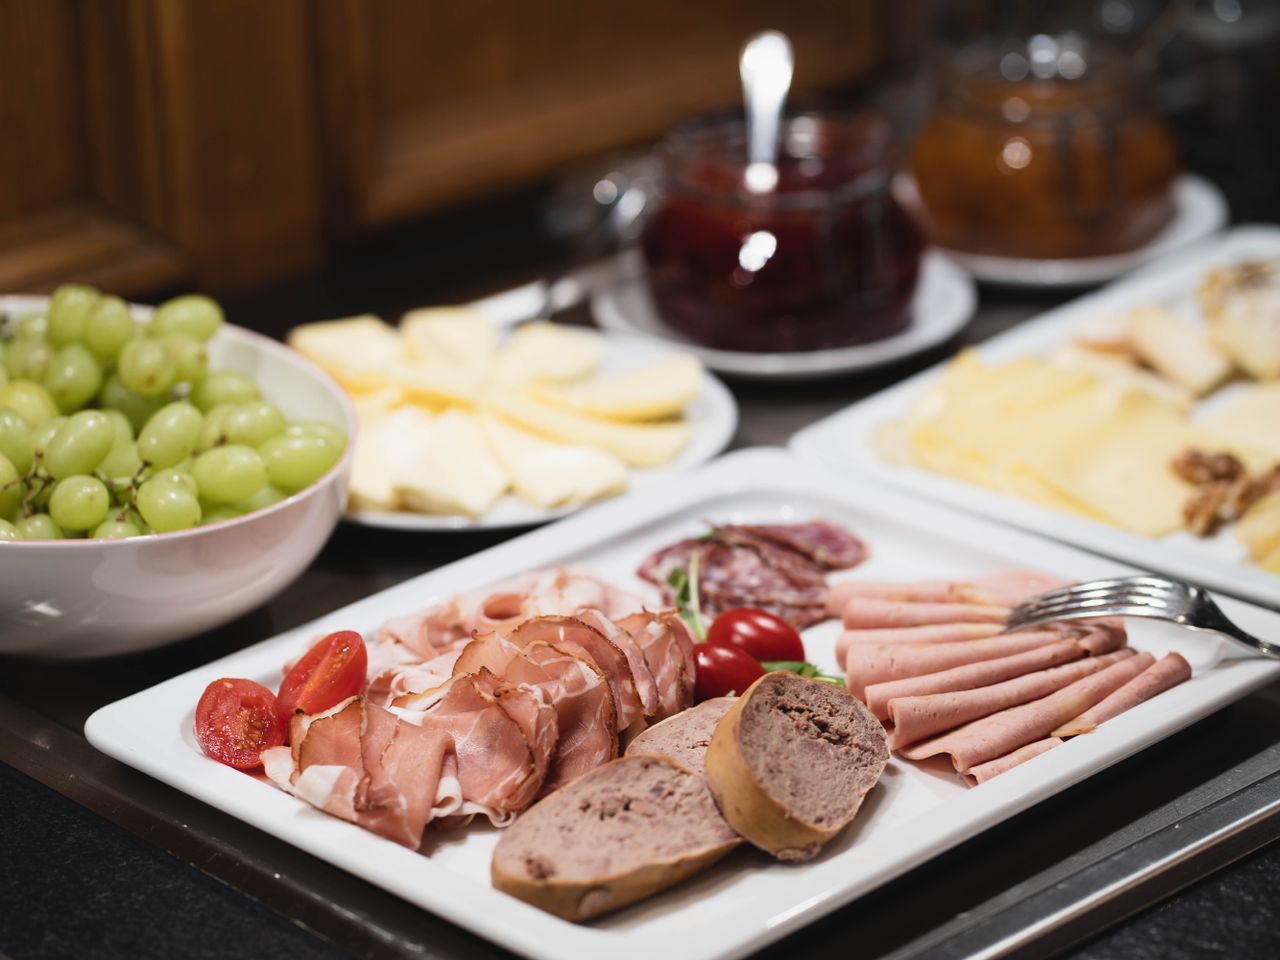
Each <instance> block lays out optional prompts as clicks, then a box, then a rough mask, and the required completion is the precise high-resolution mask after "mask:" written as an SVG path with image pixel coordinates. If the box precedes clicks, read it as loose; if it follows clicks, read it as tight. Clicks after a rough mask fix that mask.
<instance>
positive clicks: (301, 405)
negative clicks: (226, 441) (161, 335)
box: [0, 296, 356, 660]
mask: <svg viewBox="0 0 1280 960" xmlns="http://www.w3.org/2000/svg"><path fill="white" fill-rule="evenodd" d="M45 303H46V301H45V299H44V298H43V297H17V296H11V297H0V310H3V311H18V312H27V311H33V310H40V309H42V308H43V307H44V305H45ZM136 309H137V312H138V315H140V316H145V308H136ZM209 366H210V369H214V370H237V371H239V372H241V373H245V374H248V375H249V376H251V377H253V379H254V381H255V382H256V383H257V384H258V386H259V387H260V388H261V390H262V394H263V397H264V398H265V399H267V400H270V401H271V402H272V403H274V404H276V405H277V406H278V407H279V408H280V409H281V410H282V411H283V412H284V414H285V416H286V417H288V418H289V419H290V420H294V419H299V420H322V421H324V422H326V423H331V424H333V425H335V426H340V427H342V428H343V429H345V430H346V432H347V436H348V437H349V438H350V441H349V442H348V444H347V450H346V453H344V454H343V456H342V459H341V460H339V461H338V463H337V464H336V465H335V466H334V467H333V469H332V470H330V471H329V472H328V473H327V474H325V475H324V476H323V477H321V478H320V479H319V480H318V481H316V482H315V483H313V484H311V486H309V487H307V488H306V489H305V490H302V491H300V492H299V493H296V494H294V495H293V496H291V497H288V498H286V499H284V500H281V501H280V502H279V503H275V504H272V505H271V506H270V507H267V508H265V509H263V510H258V511H256V512H254V513H251V514H247V515H245V516H243V517H237V518H235V519H233V520H225V521H222V522H220V523H214V524H210V525H209V526H207V527H196V528H194V529H192V530H181V531H177V532H174V533H164V534H152V535H150V536H143V537H131V538H128V539H124V540H0V654H18V655H21V656H28V657H38V658H42V659H51V660H53V659H57V660H67V659H80V658H85V657H101V656H110V655H113V654H121V653H130V652H133V651H136V650H145V649H147V648H150V647H156V646H160V645H162V644H165V643H171V642H173V641H175V640H181V639H184V638H186V637H190V636H193V635H195V634H197V633H200V632H202V631H204V630H209V629H212V628H213V627H216V626H219V625H220V624H223V623H226V622H227V621H229V620H233V619H235V618H236V617H238V616H240V615H241V614H243V613H246V612H247V611H249V610H252V609H253V608H254V607H256V606H258V605H259V604H261V603H264V602H265V601H266V600H268V599H269V598H270V597H272V596H274V595H275V594H276V593H278V592H279V591H280V590H282V589H284V587H285V586H287V585H288V584H289V583H290V582H291V581H293V579H294V578H295V577H297V576H298V575H299V574H300V573H301V572H302V571H303V570H304V569H306V567H307V565H308V564H309V563H311V561H312V560H313V559H314V558H315V556H316V554H317V553H319V552H320V548H321V547H322V546H324V543H325V541H326V540H327V539H328V538H329V534H330V533H331V532H332V531H333V528H334V526H335V525H336V524H337V522H338V519H339V517H340V516H341V514H342V510H343V508H344V506H345V505H346V497H347V476H348V474H349V472H350V469H351V451H352V450H353V449H354V440H355V431H356V422H355V412H354V411H353V410H352V408H351V404H350V403H349V402H348V400H347V398H346V395H345V394H344V393H343V392H342V389H341V388H340V387H339V386H338V385H337V383H335V382H334V381H333V380H332V379H330V378H329V376H328V375H327V374H325V373H324V372H323V371H321V370H320V369H319V368H318V367H316V366H314V365H313V364H312V363H310V362H309V361H307V360H305V359H303V358H302V357H301V356H299V355H298V354H296V353H294V352H293V351H292V350H290V349H289V348H288V347H286V346H284V345H283V344H280V343H277V342H276V341H274V340H271V339H269V338H268V337H264V336H261V335H260V334H256V333H253V332H251V331H249V330H245V329H242V328H240V327H233V326H230V325H228V324H224V325H223V327H222V329H221V330H220V331H219V333H218V334H217V336H215V337H214V338H213V340H211V341H210V342H209Z"/></svg>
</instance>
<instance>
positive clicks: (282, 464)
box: [258, 434, 342, 491]
mask: <svg viewBox="0 0 1280 960" xmlns="http://www.w3.org/2000/svg"><path fill="white" fill-rule="evenodd" d="M258 452H259V453H260V454H262V459H263V460H264V461H266V464H267V470H268V472H269V473H270V476H271V482H272V483H273V484H274V485H275V486H277V487H279V488H280V489H282V490H289V491H293V490H301V489H302V488H303V487H305V486H307V485H308V484H310V483H314V482H315V481H316V480H319V479H320V478H321V477H322V476H324V475H325V473H326V472H328V470H329V468H330V467H332V466H333V465H334V464H335V463H337V462H338V459H339V458H340V457H341V456H342V448H341V447H336V446H334V445H333V444H332V443H330V442H329V441H328V440H326V439H324V438H323V437H305V436H304V437H297V436H294V437H291V436H289V435H288V434H284V435H283V436H279V437H272V438H271V439H270V440H268V441H267V442H266V443H264V444H263V445H262V446H261V447H260V448H259V450H258Z"/></svg>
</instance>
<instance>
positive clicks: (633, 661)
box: [578, 610, 659, 717]
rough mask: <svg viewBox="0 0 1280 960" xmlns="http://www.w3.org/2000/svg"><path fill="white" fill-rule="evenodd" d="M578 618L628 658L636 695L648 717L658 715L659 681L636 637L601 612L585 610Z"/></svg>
mask: <svg viewBox="0 0 1280 960" xmlns="http://www.w3.org/2000/svg"><path fill="white" fill-rule="evenodd" d="M578 616H579V617H580V618H581V619H582V620H584V621H585V622H586V623H588V624H590V625H591V626H593V627H595V628H596V629H597V630H599V631H600V632H601V633H603V634H604V635H605V636H606V637H607V638H608V639H609V641H610V642H611V643H612V644H613V645H614V646H616V647H617V648H618V649H619V650H621V651H622V653H623V655H624V656H625V657H626V658H627V666H628V667H629V668H630V669H631V679H632V681H633V682H634V683H635V687H636V694H637V695H638V696H639V697H640V706H641V709H642V710H643V711H644V715H645V716H646V717H655V716H657V714H658V710H659V705H658V681H657V680H655V679H654V678H653V671H652V670H651V669H649V662H648V661H647V660H645V658H644V649H643V648H642V647H641V646H640V644H639V643H637V642H636V639H635V637H633V636H631V634H630V633H629V632H627V631H626V630H623V629H622V628H621V627H620V626H618V625H617V624H616V623H614V622H613V621H612V620H610V619H609V618H608V617H606V616H605V615H604V614H603V613H601V612H600V611H599V610H583V611H581V612H580V613H579V614H578Z"/></svg>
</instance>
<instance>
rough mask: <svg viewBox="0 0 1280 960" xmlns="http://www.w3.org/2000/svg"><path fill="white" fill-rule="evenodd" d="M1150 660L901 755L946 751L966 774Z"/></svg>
mask: <svg viewBox="0 0 1280 960" xmlns="http://www.w3.org/2000/svg"><path fill="white" fill-rule="evenodd" d="M978 642H982V641H978ZM1154 662H1155V658H1154V657H1152V656H1151V654H1149V653H1140V654H1137V655H1135V656H1132V657H1127V658H1125V659H1124V660H1120V661H1118V662H1116V663H1113V664H1111V666H1109V667H1106V668H1104V669H1102V670H1099V671H1098V672H1097V673H1094V674H1091V675H1089V676H1087V677H1084V678H1083V679H1080V680H1077V681H1076V682H1075V683H1072V684H1068V685H1067V686H1065V687H1063V688H1062V689H1061V690H1058V691H1056V692H1055V693H1051V694H1049V696H1047V697H1043V698H1041V699H1039V700H1033V701H1032V702H1031V703H1024V704H1022V705H1021V706H1017V707H1011V708H1009V709H1008V710H1002V711H1000V712H999V713H993V714H992V715H991V716H989V717H983V718H982V719H981V720H974V721H973V722H971V723H967V724H965V725H964V726H962V727H959V728H958V729H956V730H952V731H951V732H950V733H944V734H943V735H942V736H940V737H933V738H931V739H928V740H922V741H920V742H919V743H916V744H913V745H911V746H909V747H907V748H906V749H905V750H903V751H902V755H903V756H904V757H906V758H907V759H909V760H923V759H924V758H925V757H932V756H937V755H939V754H949V755H950V757H951V763H952V764H953V765H954V766H955V768H956V771H957V772H958V773H967V772H968V771H969V770H970V769H971V768H972V767H975V766H977V765H978V764H980V763H986V762H987V761H989V760H994V759H996V758H997V757H1002V756H1004V755H1005V754H1008V753H1012V752H1013V751H1014V750H1016V749H1018V748H1019V747H1022V746H1025V745H1026V744H1028V743H1032V742H1034V741H1036V740H1041V739H1043V738H1045V737H1047V736H1049V735H1050V733H1051V732H1052V731H1053V730H1055V729H1057V728H1058V727H1059V726H1061V725H1062V724H1064V723H1066V722H1067V721H1068V720H1070V719H1073V718H1075V717H1078V716H1079V715H1080V714H1081V713H1083V712H1084V711H1085V710H1088V709H1089V708H1090V707H1092V706H1093V705H1094V704H1096V703H1098V702H1100V701H1101V700H1103V699H1104V698H1105V697H1107V696H1108V695H1109V694H1111V693H1112V692H1114V691H1115V690H1117V689H1119V688H1120V687H1122V686H1123V685H1124V684H1126V683H1128V682H1129V681H1130V680H1132V679H1133V678H1134V677H1136V676H1137V675H1138V674H1140V673H1141V672H1142V671H1143V670H1145V669H1146V668H1147V667H1149V666H1151V664H1152V663H1154Z"/></svg>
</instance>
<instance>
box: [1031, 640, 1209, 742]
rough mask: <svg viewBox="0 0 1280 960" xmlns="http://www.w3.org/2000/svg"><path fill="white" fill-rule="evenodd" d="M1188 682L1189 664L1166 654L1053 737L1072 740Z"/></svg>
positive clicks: (1174, 654) (1054, 732)
mask: <svg viewBox="0 0 1280 960" xmlns="http://www.w3.org/2000/svg"><path fill="white" fill-rule="evenodd" d="M1190 679H1191V664H1189V663H1187V661H1186V660H1185V659H1183V658H1182V656H1181V655H1180V654H1177V653H1167V654H1165V655H1164V657H1162V658H1161V659H1160V660H1159V661H1158V662H1156V663H1153V664H1152V665H1151V666H1149V667H1147V669H1146V670H1144V671H1142V673H1140V674H1138V675H1137V676H1136V677H1134V678H1133V679H1132V680H1130V681H1129V682H1128V683H1126V684H1125V685H1124V686H1123V687H1121V688H1120V689H1119V690H1117V691H1116V692H1115V693H1113V694H1111V695H1110V696H1109V697H1107V698H1106V699H1105V700H1103V701H1102V702H1100V703H1097V704H1095V705H1094V706H1092V707H1090V708H1089V709H1088V710H1086V711H1085V712H1084V713H1082V714H1080V716H1078V717H1076V718H1075V719H1074V720H1072V721H1071V722H1070V723H1065V724H1063V725H1062V726H1060V727H1058V729H1056V730H1054V731H1053V735H1054V736H1055V737H1074V736H1077V735H1079V734H1082V733H1090V732H1092V731H1093V730H1094V729H1096V728H1097V726H1098V724H1100V723H1105V722H1106V721H1107V720H1110V719H1111V718H1112V717H1116V716H1119V715H1120V714H1122V713H1124V712H1125V711H1126V710H1129V709H1132V708H1133V707H1136V706H1137V705H1138V704H1140V703H1142V702H1143V701H1144V700H1150V699H1151V698H1152V697H1154V696H1155V695H1156V694H1157V693H1164V691H1166V690H1168V689H1169V688H1170V687H1176V686H1177V685H1178V684H1180V683H1182V682H1183V681H1184V680H1190Z"/></svg>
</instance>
